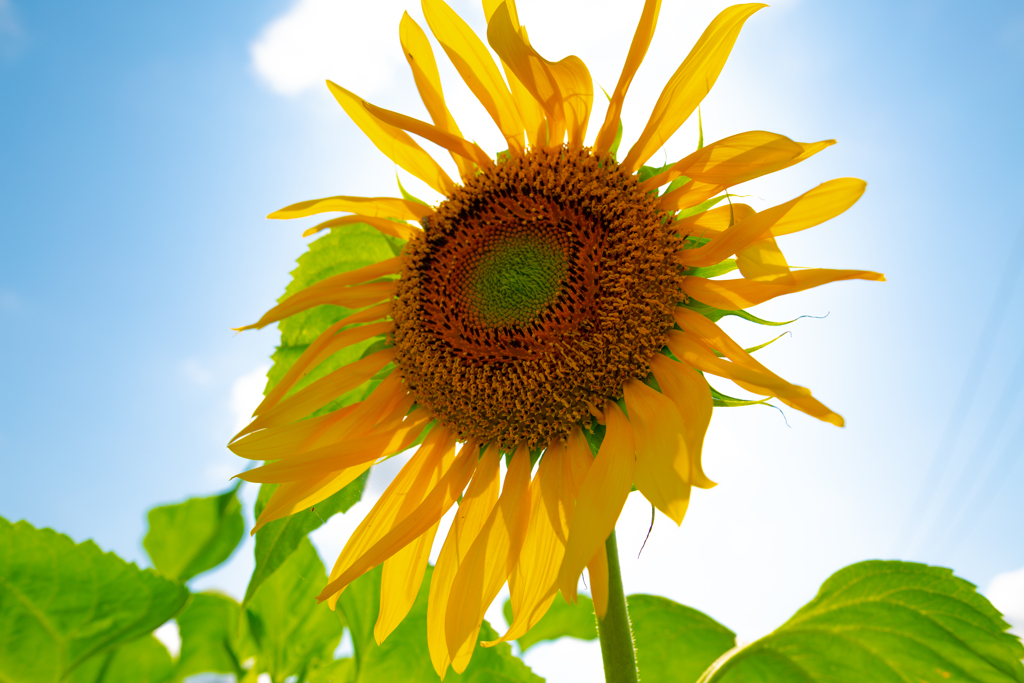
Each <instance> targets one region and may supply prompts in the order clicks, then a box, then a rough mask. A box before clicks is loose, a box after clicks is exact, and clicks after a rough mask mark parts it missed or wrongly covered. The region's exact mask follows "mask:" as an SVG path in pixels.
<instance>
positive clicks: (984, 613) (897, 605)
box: [701, 560, 1024, 683]
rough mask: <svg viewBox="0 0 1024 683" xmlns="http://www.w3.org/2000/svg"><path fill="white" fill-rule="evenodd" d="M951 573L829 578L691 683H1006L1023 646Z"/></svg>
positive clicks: (849, 573) (874, 572)
mask: <svg viewBox="0 0 1024 683" xmlns="http://www.w3.org/2000/svg"><path fill="white" fill-rule="evenodd" d="M1007 628H1008V624H1007V623H1006V622H1005V621H1003V619H1002V616H1001V615H1000V614H999V612H998V611H997V610H996V609H995V608H994V607H993V606H992V605H991V604H990V603H989V602H988V600H986V599H985V598H984V597H982V596H981V595H980V594H978V593H977V592H976V591H975V588H974V586H973V585H972V584H970V583H968V582H966V581H964V580H963V579H960V578H958V577H956V576H954V575H953V572H952V570H949V569H945V568H942V567H929V566H927V565H923V564H916V563H911V562H895V561H881V560H873V561H869V562H860V563H858V564H855V565H851V566H849V567H846V568H845V569H841V570H839V571H838V572H836V573H835V574H833V575H832V576H831V577H830V578H829V579H828V580H827V581H825V583H824V584H823V585H822V586H821V589H820V590H819V591H818V595H817V597H815V598H814V600H812V601H811V602H809V603H808V604H807V605H805V606H804V607H803V608H801V609H800V611H798V612H797V613H796V614H795V615H793V618H791V619H790V620H789V621H787V622H786V623H785V624H783V625H782V626H781V627H779V628H778V629H776V630H775V631H774V632H772V633H771V634H769V635H767V636H765V637H764V638H762V639H761V640H758V641H756V642H754V643H752V644H750V645H747V646H746V647H743V648H741V649H739V650H737V651H736V652H734V653H733V654H732V655H731V656H730V657H729V658H728V659H726V660H725V661H724V662H721V663H719V665H718V667H717V669H716V670H714V671H709V672H707V673H706V674H705V676H704V678H702V679H701V680H706V681H708V682H709V683H755V682H758V681H765V682H767V681H772V682H773V683H774V682H775V681H801V682H805V681H806V682H817V681H822V682H824V681H830V682H831V681H873V682H877V683H889V682H892V683H911V682H913V683H954V682H956V681H972V682H977V683H1010V682H1012V681H1016V682H1018V683H1019V682H1020V681H1024V665H1022V664H1021V658H1022V657H1024V646H1022V645H1021V643H1020V641H1019V640H1018V639H1017V638H1016V637H1015V636H1012V635H1010V634H1008V633H1006V632H1005V630H1006V629H1007Z"/></svg>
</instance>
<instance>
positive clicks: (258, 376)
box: [231, 365, 270, 433]
mask: <svg viewBox="0 0 1024 683" xmlns="http://www.w3.org/2000/svg"><path fill="white" fill-rule="evenodd" d="M268 370H270V366H269V365H261V366H260V367H258V368H255V369H253V370H252V371H250V372H248V373H246V374H244V375H242V376H241V377H239V378H238V379H236V380H235V383H234V384H233V385H232V386H231V416H232V418H233V424H234V428H233V430H232V433H235V432H237V431H238V430H240V429H241V428H242V427H244V426H245V425H247V424H249V421H250V420H251V419H252V413H253V411H254V410H256V406H258V405H259V404H260V401H262V400H263V387H264V386H266V384H267V371H268Z"/></svg>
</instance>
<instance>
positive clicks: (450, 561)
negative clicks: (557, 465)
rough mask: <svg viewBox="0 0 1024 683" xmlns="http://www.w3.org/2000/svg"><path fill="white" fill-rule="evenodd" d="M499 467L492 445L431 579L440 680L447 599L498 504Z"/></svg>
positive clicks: (430, 617) (446, 659)
mask: <svg viewBox="0 0 1024 683" xmlns="http://www.w3.org/2000/svg"><path fill="white" fill-rule="evenodd" d="M470 445H472V447H473V448H474V449H477V451H478V452H479V449H478V446H477V445H476V443H475V442H474V443H472V444H467V445H466V447H467V448H468V447H470ZM500 465H501V453H500V452H499V451H498V446H497V445H496V444H492V445H490V446H488V447H487V449H486V450H485V451H484V453H483V455H482V456H480V462H479V465H478V466H477V470H476V473H475V474H474V475H473V480H472V481H471V482H470V484H469V488H467V489H466V494H465V496H463V498H462V502H461V503H459V508H458V511H457V512H456V514H455V519H454V520H453V521H452V526H451V529H450V530H449V531H448V537H447V538H445V540H444V545H443V546H441V552H440V554H439V555H438V556H437V564H436V565H434V573H433V575H432V576H431V579H430V597H429V600H428V601H427V646H428V648H429V650H430V661H431V663H432V664H433V665H434V670H435V671H436V672H437V675H438V676H441V677H442V678H444V675H445V672H446V671H447V670H448V667H449V666H450V665H451V662H452V660H451V656H450V655H449V653H448V643H447V642H446V641H445V636H444V622H445V614H446V613H447V610H448V597H449V596H450V595H451V590H452V583H453V582H454V581H455V574H456V572H457V571H458V569H459V565H461V564H462V561H463V559H465V557H466V555H467V554H468V553H469V549H470V548H471V547H472V546H473V542H474V541H475V540H476V538H477V536H478V535H479V534H480V530H481V529H482V528H483V527H484V524H485V523H486V521H487V519H488V518H489V517H490V516H491V511H492V510H493V509H494V506H495V504H496V503H497V501H498V491H499V488H500V486H499V484H500V479H499V474H500Z"/></svg>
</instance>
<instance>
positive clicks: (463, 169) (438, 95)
mask: <svg viewBox="0 0 1024 683" xmlns="http://www.w3.org/2000/svg"><path fill="white" fill-rule="evenodd" d="M398 38H399V40H400V41H401V42H402V52H403V53H405V60H406V61H407V62H409V68H410V69H412V77H413V80H415V81H416V90H418V91H419V93H420V99H421V100H423V106H425V107H426V108H427V113H429V114H430V120H431V121H433V122H434V125H435V126H437V127H438V128H439V129H440V130H442V131H444V132H446V133H451V134H452V135H454V136H456V137H459V138H461V137H462V133H461V132H460V131H459V126H458V125H457V124H456V123H455V118H454V117H453V116H452V113H451V111H449V109H448V105H447V104H445V101H444V91H443V90H442V88H441V75H440V74H439V73H438V72H437V61H435V60H434V50H433V49H432V48H431V47H430V40H428V39H427V34H426V33H424V32H423V29H422V28H420V25H419V24H417V23H416V21H415V20H413V18H412V17H410V16H409V13H408V12H403V13H402V21H401V22H400V23H399V25H398ZM378 118H380V117H379V116H378ZM381 120H384V121H385V123H391V125H397V124H395V123H393V122H390V121H387V120H385V119H381ZM399 127H400V128H401V127H402V126H399ZM406 130H408V128H406ZM410 132H412V131H410ZM449 151H451V150H449ZM452 159H453V160H454V161H455V165H456V166H458V167H459V175H461V176H462V177H463V178H468V177H470V176H472V174H473V164H472V162H470V161H469V160H468V159H467V158H466V157H465V156H464V155H461V154H456V153H455V152H452Z"/></svg>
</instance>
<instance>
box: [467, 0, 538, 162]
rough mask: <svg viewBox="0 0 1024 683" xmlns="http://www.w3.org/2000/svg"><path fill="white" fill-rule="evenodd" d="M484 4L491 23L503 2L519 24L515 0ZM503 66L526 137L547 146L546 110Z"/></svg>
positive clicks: (501, 0)
mask: <svg viewBox="0 0 1024 683" xmlns="http://www.w3.org/2000/svg"><path fill="white" fill-rule="evenodd" d="M482 2H483V6H484V18H485V19H487V22H488V23H490V21H491V17H492V16H494V12H495V11H496V10H497V9H498V7H500V6H501V5H502V4H506V5H507V6H508V13H509V15H510V16H511V17H512V23H513V24H514V25H515V26H519V15H518V13H517V12H516V3H515V1H514V0H508V2H504V0H482ZM519 30H520V31H521V34H522V36H523V40H525V41H526V42H527V43H529V42H530V38H529V37H528V36H527V35H526V28H525V27H522V26H520V29H519ZM501 68H502V70H503V71H504V72H505V79H506V80H507V81H508V87H509V90H511V91H512V99H513V100H515V103H516V108H517V109H518V110H519V116H520V118H522V120H523V125H525V126H526V137H527V140H528V141H529V143H530V144H531V145H533V146H534V147H547V144H548V122H547V119H546V118H545V116H544V110H543V109H542V108H541V106H540V103H539V102H537V100H536V99H535V98H534V97H533V95H531V94H530V91H529V90H527V89H526V87H525V86H524V85H523V84H522V82H521V81H520V80H519V79H518V78H516V75H515V73H514V72H513V71H512V70H511V69H510V68H508V64H505V62H502V63H501Z"/></svg>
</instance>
